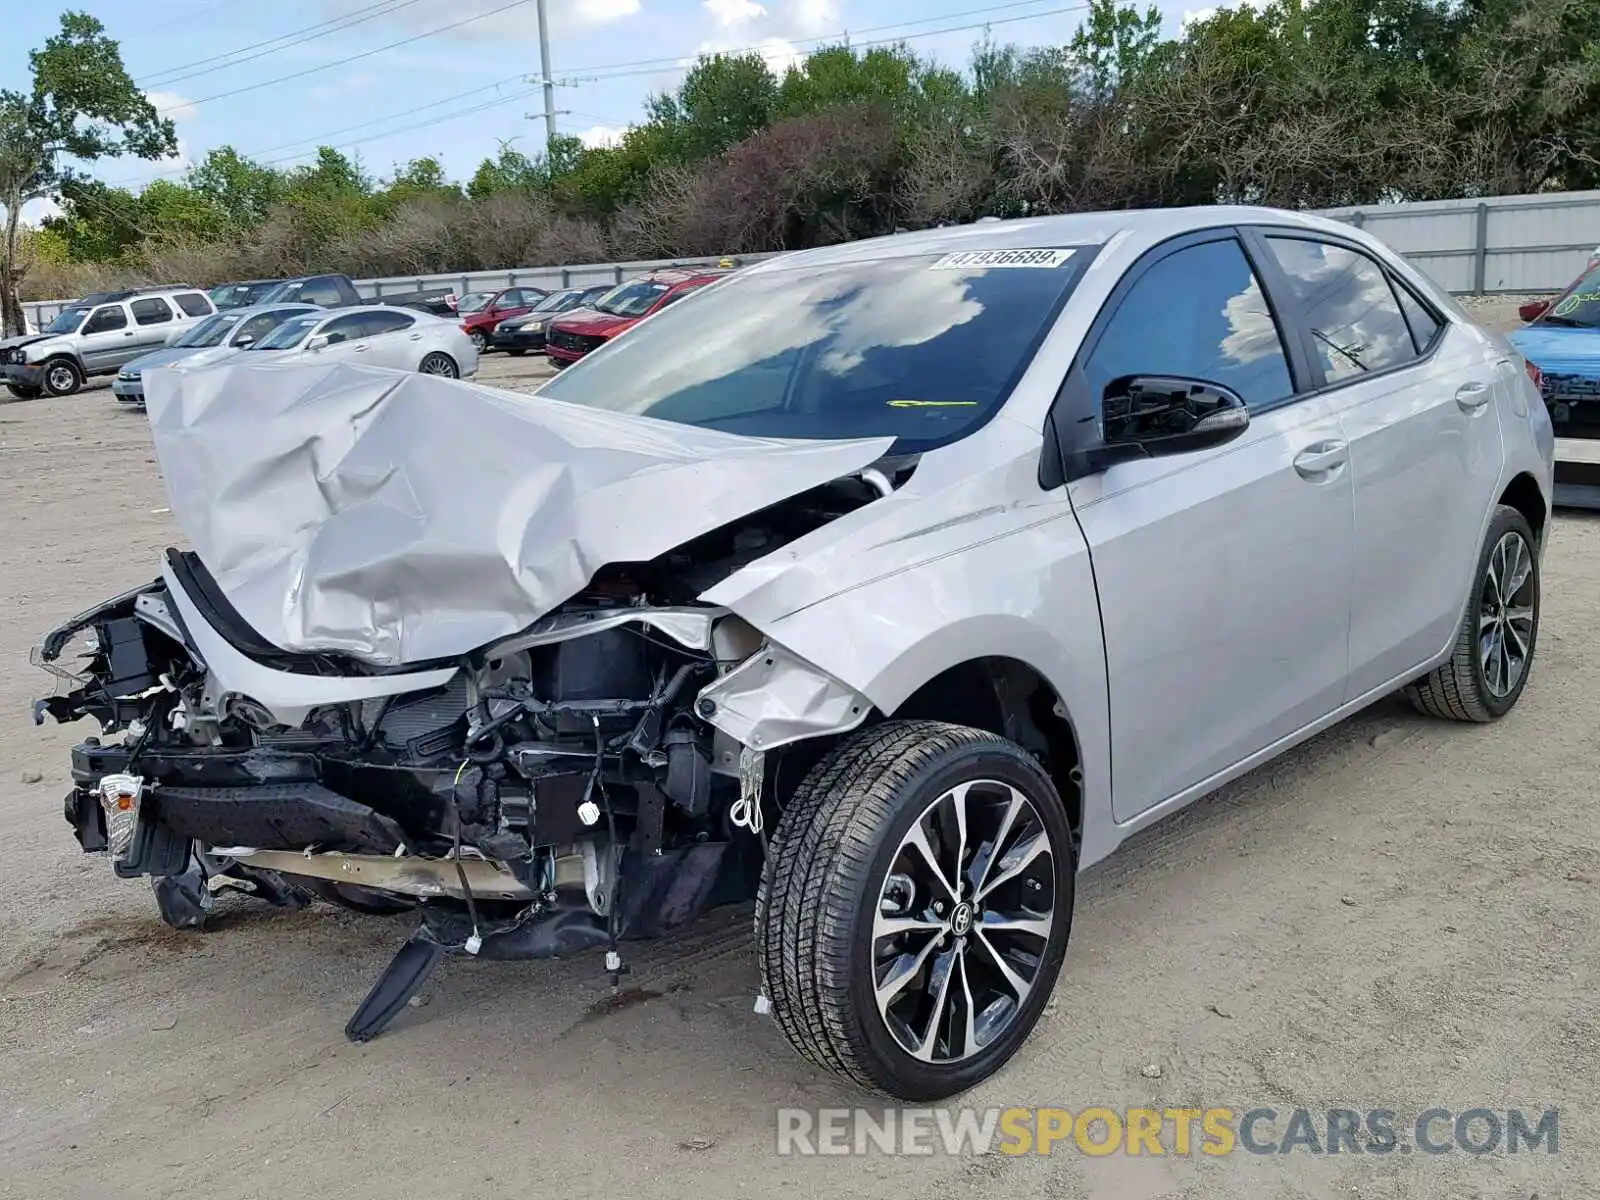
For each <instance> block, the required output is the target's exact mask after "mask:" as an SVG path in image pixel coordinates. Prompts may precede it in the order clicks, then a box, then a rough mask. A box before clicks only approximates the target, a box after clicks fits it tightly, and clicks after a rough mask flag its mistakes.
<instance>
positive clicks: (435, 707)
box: [35, 464, 912, 1040]
mask: <svg viewBox="0 0 1600 1200" xmlns="http://www.w3.org/2000/svg"><path fill="white" fill-rule="evenodd" d="M911 469H912V467H911V465H910V464H900V465H899V466H898V467H896V466H895V465H894V464H884V466H883V467H882V468H881V469H880V468H873V469H871V470H869V471H866V472H862V473H860V474H856V475H851V476H847V477H844V478H841V479H837V480H834V481H832V482H830V483H827V484H824V485H822V486H820V487H816V488H812V489H810V490H808V491H805V492H803V493H801V494H799V495H796V496H793V497H791V498H789V499H787V500H784V501H782V502H780V503H778V504H775V505H772V506H770V507H768V508H766V509H763V510H761V511H759V512H756V513H752V514H750V515H748V516H746V517H743V518H741V519H739V520H737V521H734V522H732V523H730V524H728V525H725V526H722V527H720V528H718V529H715V530H713V531H712V532H710V533H707V534H703V535H701V536H699V537H697V538H695V539H693V540H692V541H690V542H688V543H685V544H684V545H682V546H679V547H677V548H675V549H673V550H671V551H669V552H668V553H666V554H664V555H661V556H659V557H657V558H655V559H653V560H650V561H647V562H642V563H633V564H611V565H607V566H605V567H602V568H601V569H600V570H599V571H598V572H597V573H596V574H595V575H594V577H593V578H592V579H591V581H590V583H589V585H588V587H587V588H585V589H584V590H583V591H582V592H581V593H579V594H578V595H575V596H573V597H572V598H571V599H569V600H568V601H567V602H565V603H564V604H562V605H560V606H559V607H558V608H556V609H555V610H554V611H552V612H550V613H548V614H547V615H545V616H543V617H542V618H540V619H539V620H538V621H536V622H535V623H534V624H533V625H531V626H529V627H528V628H526V629H524V630H522V631H521V632H519V633H517V634H514V635H512V636H510V637H507V638H504V639H502V640H500V641H498V642H495V643H493V644H491V645H488V646H485V647H483V648H481V649H479V650H476V651H473V652H472V653H470V654H467V655H464V656H462V657H460V658H457V659H449V660H434V661H429V662H424V663H407V664H405V666H404V667H403V668H386V667H379V666H374V665H372V664H371V663H367V662H362V661H360V660H357V659H354V658H350V657H345V656H341V655H339V654H336V653H294V652H287V651H284V650H282V649H280V648H278V647H276V646H274V645H273V644H271V643H269V642H267V641H266V640H265V639H264V638H262V637H261V635H259V634H258V633H256V632H255V631H254V630H253V629H252V628H251V627H250V625H249V624H248V623H247V622H246V621H245V620H244V618H242V617H241V616H240V615H239V613H238V612H237V611H236V610H234V609H233V608H232V607H231V605H230V604H229V601H228V599H227V597H226V596H225V595H224V594H223V591H222V589H221V588H219V587H218V586H217V584H216V581H215V580H214V579H212V577H211V575H210V573H209V572H208V570H207V568H206V566H205V565H204V563H202V562H201V561H200V559H199V557H198V556H197V555H195V554H194V553H191V552H180V551H176V550H171V551H168V552H167V558H166V563H165V569H164V570H163V572H162V576H161V578H159V579H157V580H154V581H152V582H151V583H149V584H147V585H144V586H142V587H139V588H136V589H133V590H132V591H129V592H127V593H124V594H123V595H121V596H118V597H115V598H113V599H112V600H110V601H107V602H106V603H105V604H103V605H101V606H98V607H96V608H94V609H92V610H90V611H88V612H85V613H83V614H80V615H79V616H78V617H76V618H74V619H73V620H72V621H70V622H68V623H67V624H65V625H63V626H62V627H60V628H59V629H57V630H56V631H54V632H53V633H51V634H50V635H49V636H48V637H47V638H46V639H45V641H44V642H43V643H42V644H41V645H40V647H39V648H38V649H37V650H36V651H35V662H36V664H37V665H39V666H41V667H43V668H44V669H46V670H48V671H50V672H51V673H53V674H55V675H57V676H58V677H60V678H61V679H64V680H67V681H69V682H70V684H71V690H70V691H67V692H65V694H60V695H56V696H52V697H50V698H48V699H44V700H40V701H38V702H37V704H36V706H35V718H36V720H38V721H43V720H44V719H45V717H46V716H48V717H52V718H54V719H55V720H57V721H62V722H67V721H74V720H77V719H80V718H82V717H85V716H91V717H94V718H96V719H97V720H98V721H99V723H100V725H101V727H102V736H101V737H99V738H89V739H87V740H85V741H84V742H83V743H81V744H80V745H78V746H77V747H75V748H74V750H73V752H72V774H73V780H74V787H73V789H72V791H71V792H70V793H69V794H68V795H67V797H66V804H65V807H66V817H67V820H68V821H69V823H70V824H71V825H72V827H73V829H74V831H75V833H76V836H77V838H78V840H79V842H80V843H81V845H82V846H83V848H84V850H86V851H105V852H108V853H109V854H110V856H111V858H112V861H113V864H114V867H115V870H116V872H117V873H118V874H119V875H121V876H124V877H131V876H139V875H148V876H151V877H152V879H153V882H154V887H155V892H156V897H157V901H158V904H159V906H160V909H161V912H162V916H163V918H164V919H165V920H166V921H167V922H168V923H169V924H170V925H173V926H174V927H177V928H190V929H195V928H199V927H201V926H202V925H203V923H204V921H205V919H206V915H207V913H208V912H209V911H210V910H211V909H212V907H213V906H214V904H215V896H216V894H217V893H218V892H220V891H225V890H238V891H244V892H248V893H251V894H254V895H256V896H258V897H260V898H262V899H265V900H267V901H269V902H271V903H275V904H280V905H300V904H304V903H307V902H308V901H309V900H310V899H311V898H312V897H320V898H322V899H324V900H328V901H331V902H334V903H337V904H342V905H345V906H346V907H349V908H352V909H355V910H357V911H362V912H377V913H397V914H398V913H405V912H409V911H414V912H415V914H416V915H417V916H418V917H419V918H420V922H419V924H418V926H417V930H416V933H415V934H414V935H413V936H412V938H411V941H410V942H408V943H407V945H406V947H405V948H404V949H403V950H402V951H401V953H400V955H399V956H398V957H397V958H396V960H395V963H394V964H393V965H392V966H391V968H390V971H389V972H388V974H386V975H385V976H384V978H383V979H381V980H380V981H379V983H378V985H377V986H376V987H375V988H374V989H373V992H372V994H371V995H370V996H369V997H368V999H367V1002H366V1003H365V1004H364V1005H363V1006H362V1009H361V1011H360V1012H358V1013H357V1015H356V1017H355V1018H353V1019H352V1021H351V1024H350V1026H349V1027H348V1028H347V1033H348V1034H349V1035H350V1036H351V1037H352V1038H355V1039H357V1040H365V1038H367V1037H371V1036H374V1035H375V1034H376V1033H377V1032H379V1031H381V1029H382V1028H383V1027H384V1025H386V1024H387V1022H388V1021H389V1019H391V1018H392V1017H393V1016H394V1015H395V1014H396V1013H397V1012H398V1011H399V1009H400V1007H401V1006H402V1005H403V1004H404V1003H405V1001H406V999H407V998H409V996H410V995H411V994H413V993H414V992H415V990H416V988H417V987H419V986H420V985H421V983H422V982H423V980H424V979H425V978H426V977H427V975H428V973H429V972H430V971H431V970H432V969H433V967H434V966H436V965H437V964H438V962H439V961H440V960H441V959H442V958H443V956H444V955H445V953H446V952H450V951H461V952H465V953H470V954H475V955H478V956H480V957H484V958H499V959H510V958H539V957H548V956H555V955H567V954H573V953H577V952H580V951H584V950H592V949H599V948H601V947H604V948H605V949H606V952H607V953H606V966H607V970H608V971H609V972H610V973H611V975H612V981H613V984H615V982H616V977H617V975H618V974H620V973H621V972H623V971H625V969H626V968H625V966H624V964H623V962H622V956H621V951H620V949H619V946H620V944H621V943H623V942H624V941H626V940H628V939H632V938H641V937H651V936H655V935H657V934H660V933H662V932H665V931H666V930H669V929H671V928H674V927H676V926H678V925H681V924H683V923H685V922H686V921H689V920H691V919H693V918H694V917H695V916H697V915H699V914H700V913H701V912H703V911H704V910H705V909H706V908H708V907H710V906H713V905H718V904H723V903H737V902H742V901H745V900H748V899H750V898H751V897H753V896H754V894H755V891H756V887H757V883H758V880H759V877H760V871H761V861H762V853H763V844H764V831H765V829H766V828H767V827H768V826H769V825H770V824H771V823H772V822H774V821H775V820H776V816H777V813H778V812H779V810H780V806H781V803H782V794H783V793H782V790H781V786H779V781H780V765H781V763H782V760H783V759H784V758H785V757H786V756H787V757H790V758H792V759H794V758H798V759H804V758H806V756H807V755H812V754H814V752H815V748H814V747H813V746H811V745H808V744H807V743H806V739H807V738H808V737H811V736H814V735H815V734H818V733H826V732H838V731H844V730H847V729H851V728H854V727H856V726H857V725H859V724H860V723H861V722H863V721H865V720H867V719H868V717H869V709H870V704H869V703H868V702H867V701H866V700H865V699H864V698H862V697H860V696H858V695H856V694H854V693H853V692H851V691H850V689H848V688H847V687H845V686H844V685H842V684H839V683H838V682H837V681H833V680H831V679H828V678H826V677H824V676H822V675H821V674H820V673H819V672H816V671H815V670H814V669H811V668H807V667H805V665H804V664H801V663H798V662H796V661H795V660H793V659H792V657H791V656H788V655H787V653H786V652H785V651H784V650H783V649H782V648H781V647H777V646H773V645H770V644H769V643H768V642H767V641H766V640H765V639H764V638H763V636H762V635H761V634H760V633H759V632H758V631H757V630H756V629H754V628H753V627H751V626H750V625H749V624H747V623H746V622H745V621H743V620H742V619H741V618H739V617H738V616H736V615H734V614H732V613H730V612H728V611H727V610H725V609H720V608H717V607H714V606H711V605H708V604H705V603H703V602H700V601H698V600H697V599H696V598H697V597H698V595H699V594H700V593H701V592H703V591H705V590H706V589H707V588H708V587H710V586H712V585H713V584H715V583H717V582H719V581H720V580H722V579H724V578H726V577H727V576H728V575H729V574H731V573H732V572H733V571H736V570H738V569H739V568H741V567H742V566H744V565H746V564H747V563H749V562H752V561H754V560H755V559H757V558H760V557H762V556H764V555H766V554H769V553H771V552H772V551H773V550H774V549H777V548H779V547H781V546H783V545H784V544H786V543H788V542H790V541H792V540H794V539H796V538H798V537H801V536H803V535H805V534H806V533H809V532H811V531H812V530H814V529H817V528H820V527H821V526H823V525H825V524H827V523H828V522H829V521H831V520H834V519H836V518H837V517H839V516H841V515H843V514H845V513H848V512H850V511H853V510H854V509H856V508H859V507H861V506H862V505H865V504H868V503H870V502H871V501H872V500H874V499H876V498H877V497H879V496H880V495H883V494H886V493H887V491H889V490H890V489H891V488H892V487H893V486H894V481H893V479H891V476H895V477H898V475H897V472H902V473H904V472H909V471H910V470H911ZM885 472H887V473H885ZM74 648H76V649H77V654H76V656H74V655H73V654H72V653H71V652H72V651H73V650H74ZM291 685H293V691H294V695H295V696H296V699H295V701H294V702H292V703H291V702H286V701H285V700H284V699H283V698H282V697H283V696H284V695H286V694H288V693H289V691H290V690H291ZM785 689H787V692H786V690H785ZM308 697H309V699H308ZM762 705H776V706H777V709H776V711H777V713H778V715H779V717H781V718H782V719H781V720H777V721H775V722H772V723H770V725H769V726H768V727H767V728H768V731H767V733H766V734H765V735H764V736H762V737H761V738H752V739H751V741H741V740H739V739H738V738H737V737H735V736H733V735H732V734H730V733H729V732H728V730H729V729H735V730H742V729H747V728H751V727H753V726H752V725H751V720H752V717H751V714H752V713H757V714H758V713H759V711H760V706H762ZM752 742H754V743H755V744H752ZM792 765H793V767H794V769H793V770H788V769H785V770H783V771H782V774H784V775H787V776H788V777H789V778H790V779H791V780H798V779H799V777H800V775H802V774H803V772H804V766H805V764H804V763H803V762H795V763H793V764H792Z"/></svg>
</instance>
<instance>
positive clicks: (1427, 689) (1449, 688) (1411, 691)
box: [1405, 504, 1539, 723]
mask: <svg viewBox="0 0 1600 1200" xmlns="http://www.w3.org/2000/svg"><path fill="white" fill-rule="evenodd" d="M1536 544H1537V542H1536V540H1535V538H1534V536H1533V529H1532V527H1531V526H1529V524H1528V519H1527V518H1526V517H1524V516H1523V515H1522V514H1521V513H1520V512H1518V511H1517V510H1516V509H1514V508H1511V507H1509V506H1508V505H1504V504H1502V505H1500V506H1499V507H1498V508H1496V509H1495V513H1494V517H1493V519H1492V520H1491V521H1490V522H1489V532H1488V536H1487V537H1485V538H1484V544H1483V549H1482V551H1481V552H1480V553H1479V555H1478V569H1477V572H1476V573H1475V574H1474V575H1473V587H1472V596H1471V598H1470V599H1469V600H1468V602H1467V610H1466V612H1465V613H1464V614H1462V618H1461V627H1460V629H1459V630H1458V631H1457V633H1456V643H1455V649H1454V650H1453V652H1452V653H1451V655H1450V661H1449V662H1447V663H1445V664H1444V665H1443V666H1442V667H1438V668H1437V669H1435V670H1433V671H1431V672H1429V673H1428V674H1427V675H1425V676H1424V677H1423V678H1421V679H1419V680H1417V681H1416V682H1415V683H1412V684H1408V685H1407V687H1406V689H1405V695H1406V699H1408V700H1410V701H1411V703H1412V704H1413V705H1414V706H1415V707H1416V708H1417V709H1418V711H1420V712H1423V713H1426V714H1427V715H1428V716H1430V717H1439V718H1441V719H1444V720H1449V721H1474V722H1480V723H1481V722H1487V721H1494V720H1498V719H1499V718H1500V717H1503V716H1505V715H1506V713H1508V712H1510V711H1511V709H1512V707H1513V706H1514V705H1515V704H1516V702H1517V700H1518V698H1519V697H1520V696H1521V695H1522V689H1523V688H1524V687H1526V686H1527V683H1528V673H1529V671H1530V670H1532V668H1533V652H1534V646H1535V644H1536V643H1537V642H1538V639H1539V558H1538V555H1537V553H1536V552H1535V546H1536Z"/></svg>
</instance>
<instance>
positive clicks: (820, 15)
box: [786, 0, 841, 37]
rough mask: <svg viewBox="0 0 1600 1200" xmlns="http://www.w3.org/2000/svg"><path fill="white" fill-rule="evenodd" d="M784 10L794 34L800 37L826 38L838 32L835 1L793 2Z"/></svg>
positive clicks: (805, 0) (838, 19)
mask: <svg viewBox="0 0 1600 1200" xmlns="http://www.w3.org/2000/svg"><path fill="white" fill-rule="evenodd" d="M786 8H787V10H788V19H789V21H790V23H792V25H793V27H794V31H795V33H796V34H798V35H800V36H802V37H826V36H828V35H831V34H835V33H838V32H839V26H840V23H841V22H840V17H839V5H838V3H837V0H793V2H792V3H791V4H789V5H787V6H786Z"/></svg>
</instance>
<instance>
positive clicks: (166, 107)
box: [144, 91, 200, 121]
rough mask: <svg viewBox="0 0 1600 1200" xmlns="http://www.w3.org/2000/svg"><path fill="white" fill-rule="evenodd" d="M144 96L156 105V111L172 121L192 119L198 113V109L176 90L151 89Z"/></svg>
mask: <svg viewBox="0 0 1600 1200" xmlns="http://www.w3.org/2000/svg"><path fill="white" fill-rule="evenodd" d="M144 98H145V99H146V100H148V101H150V103H151V104H153V105H155V106H156V112H158V113H160V114H161V115H162V116H163V117H168V118H170V119H171V120H174V121H192V120H194V118H195V117H196V116H197V115H199V111H200V110H199V109H197V108H196V107H195V106H194V104H193V103H192V102H191V101H190V100H188V99H187V98H185V97H183V96H180V95H178V93H177V92H163V91H151V92H146V93H145V94H144Z"/></svg>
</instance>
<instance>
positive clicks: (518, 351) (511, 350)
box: [506, 346, 528, 358]
mask: <svg viewBox="0 0 1600 1200" xmlns="http://www.w3.org/2000/svg"><path fill="white" fill-rule="evenodd" d="M527 352H528V351H527V349H526V348H525V347H523V348H519V347H516V346H509V347H507V348H506V353H507V354H509V355H511V357H512V358H521V357H522V356H523V355H524V354H526V353H527Z"/></svg>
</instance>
